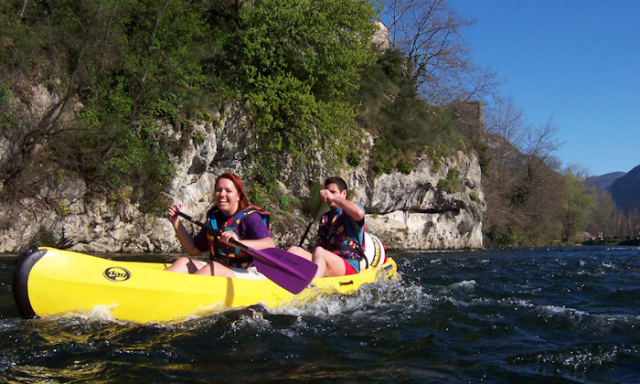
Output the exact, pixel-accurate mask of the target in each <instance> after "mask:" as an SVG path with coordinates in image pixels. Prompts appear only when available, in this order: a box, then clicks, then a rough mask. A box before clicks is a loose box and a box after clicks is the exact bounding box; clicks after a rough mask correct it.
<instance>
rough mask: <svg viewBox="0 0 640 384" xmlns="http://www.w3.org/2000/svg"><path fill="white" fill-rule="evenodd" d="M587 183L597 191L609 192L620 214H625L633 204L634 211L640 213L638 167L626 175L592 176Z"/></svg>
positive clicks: (639, 169)
mask: <svg viewBox="0 0 640 384" xmlns="http://www.w3.org/2000/svg"><path fill="white" fill-rule="evenodd" d="M587 182H588V183H589V185H590V186H593V187H596V188H597V189H599V190H607V191H609V193H611V197H612V198H613V201H615V203H616V206H617V207H618V209H619V210H621V211H622V212H626V211H627V209H628V208H630V207H631V206H633V205H634V204H635V208H636V211H637V212H638V213H640V165H638V166H636V167H635V168H633V169H632V170H631V171H629V172H628V173H625V172H612V173H607V174H604V175H600V176H592V177H589V178H587Z"/></svg>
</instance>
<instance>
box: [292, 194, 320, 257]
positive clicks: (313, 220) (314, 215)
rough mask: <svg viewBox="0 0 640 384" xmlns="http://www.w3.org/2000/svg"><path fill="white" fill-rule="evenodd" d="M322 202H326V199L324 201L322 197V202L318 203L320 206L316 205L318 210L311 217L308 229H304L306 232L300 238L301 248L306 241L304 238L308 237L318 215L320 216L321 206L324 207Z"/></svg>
mask: <svg viewBox="0 0 640 384" xmlns="http://www.w3.org/2000/svg"><path fill="white" fill-rule="evenodd" d="M322 203H324V201H322V199H320V202H319V203H318V206H317V207H316V211H315V212H314V213H313V217H312V218H311V222H310V223H309V225H307V230H306V231H304V234H303V235H302V239H300V244H299V245H298V246H299V247H301V248H302V243H304V239H305V238H306V237H307V233H309V229H311V226H312V225H313V223H314V222H315V221H316V216H318V212H320V208H321V207H322Z"/></svg>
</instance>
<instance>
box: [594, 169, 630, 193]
mask: <svg viewBox="0 0 640 384" xmlns="http://www.w3.org/2000/svg"><path fill="white" fill-rule="evenodd" d="M626 174H627V173H626V172H611V173H606V174H604V175H600V176H591V177H588V178H587V182H588V183H589V186H590V187H595V188H597V189H609V187H610V186H611V184H613V182H614V181H616V180H618V179H619V178H621V177H622V176H624V175H626Z"/></svg>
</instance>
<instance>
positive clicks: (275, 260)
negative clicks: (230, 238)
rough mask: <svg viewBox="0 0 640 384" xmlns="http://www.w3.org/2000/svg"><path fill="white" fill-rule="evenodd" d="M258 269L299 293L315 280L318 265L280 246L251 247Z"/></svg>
mask: <svg viewBox="0 0 640 384" xmlns="http://www.w3.org/2000/svg"><path fill="white" fill-rule="evenodd" d="M249 253H250V254H251V255H252V256H253V257H254V260H253V263H254V264H255V266H256V268H257V269H258V271H260V272H261V273H262V274H263V275H265V276H266V277H267V278H269V279H270V280H271V281H273V282H274V283H276V284H278V285H279V286H281V287H282V288H284V289H286V290H287V291H289V292H291V293H293V294H298V293H300V292H302V290H303V289H305V288H306V287H307V286H308V285H309V283H310V282H311V280H313V278H314V276H315V275H316V271H317V270H318V266H317V265H316V264H315V263H312V262H311V261H309V260H307V259H304V258H302V257H300V256H298V255H295V254H293V253H291V252H287V251H285V250H282V249H278V248H267V249H262V250H259V251H258V250H255V249H250V252H249Z"/></svg>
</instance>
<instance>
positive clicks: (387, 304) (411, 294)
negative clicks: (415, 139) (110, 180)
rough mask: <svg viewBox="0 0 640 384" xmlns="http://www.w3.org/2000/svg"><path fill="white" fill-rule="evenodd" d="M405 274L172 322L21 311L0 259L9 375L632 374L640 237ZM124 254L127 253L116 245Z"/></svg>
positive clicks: (1, 354) (454, 258)
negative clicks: (301, 299)
mask: <svg viewBox="0 0 640 384" xmlns="http://www.w3.org/2000/svg"><path fill="white" fill-rule="evenodd" d="M392 256H393V257H394V259H396V261H397V262H398V267H399V271H400V272H401V274H402V279H401V281H398V282H395V283H393V284H373V285H368V286H365V287H363V288H362V289H361V290H360V291H359V292H358V293H357V294H355V295H351V296H339V295H338V296H328V297H321V298H319V299H318V300H316V301H312V302H306V303H302V304H299V305H296V306H288V307H279V308H272V309H266V308H263V307H262V306H252V307H249V308H244V309H240V310H230V311H226V312H222V313H217V314H215V315H211V316H207V317H202V318H194V319H191V320H188V321H185V322H181V323H175V324H144V325H142V324H133V323H127V322H118V321H107V320H104V319H100V318H92V317H89V318H85V317H77V316H76V317H57V318H48V319H36V320H22V319H20V318H19V317H18V313H17V311H16V310H15V308H14V304H13V297H12V293H11V274H12V269H13V261H14V260H15V258H13V260H12V259H11V258H7V257H4V258H0V311H1V312H0V313H1V317H0V377H1V378H0V382H40V381H48V382H77V383H82V382H92V383H96V382H97V383H115V382H118V383H122V382H154V383H175V382H215V381H220V382H238V381H243V382H270V381H271V382H281V381H294V380H295V381H299V380H305V381H313V382H334V381H341V382H384V383H387V382H429V383H466V382H479V381H483V382H492V383H513V382H523V383H576V382H585V383H586V382H588V383H629V382H637V380H638V377H640V368H639V367H640V364H639V363H640V331H639V329H640V308H639V306H638V304H639V301H640V296H639V295H640V294H639V292H640V282H639V281H640V280H638V277H639V276H640V249H639V248H638V247H623V248H611V247H609V248H607V247H583V248H560V249H553V248H552V249H521V250H510V251H491V250H483V251H465V252H433V251H430V252H404V253H395V254H393V255H392ZM114 257H120V256H114Z"/></svg>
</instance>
